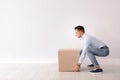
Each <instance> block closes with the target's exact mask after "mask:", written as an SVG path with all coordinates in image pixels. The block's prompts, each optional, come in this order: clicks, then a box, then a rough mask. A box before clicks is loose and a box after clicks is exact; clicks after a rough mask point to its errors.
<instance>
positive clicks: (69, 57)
mask: <svg viewBox="0 0 120 80" xmlns="http://www.w3.org/2000/svg"><path fill="white" fill-rule="evenodd" d="M79 56H80V50H79V49H60V50H58V63H59V72H72V71H73V66H74V65H75V64H76V63H77V62H78V60H79Z"/></svg>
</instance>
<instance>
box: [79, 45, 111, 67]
mask: <svg viewBox="0 0 120 80" xmlns="http://www.w3.org/2000/svg"><path fill="white" fill-rule="evenodd" d="M81 53H82V50H81V51H80V54H81ZM86 54H87V55H88V57H89V59H90V61H91V62H92V64H93V65H94V66H99V63H98V61H97V59H96V56H100V57H105V56H108V55H109V48H108V47H106V48H92V47H89V48H87V50H86Z"/></svg>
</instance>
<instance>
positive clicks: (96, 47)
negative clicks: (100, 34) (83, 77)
mask: <svg viewBox="0 0 120 80" xmlns="http://www.w3.org/2000/svg"><path fill="white" fill-rule="evenodd" d="M74 29H75V34H76V37H77V38H82V40H83V48H82V50H81V52H80V58H79V60H78V63H77V64H76V65H74V67H73V69H74V71H79V69H80V66H81V64H82V63H83V61H84V59H85V56H86V54H87V55H88V57H89V59H90V61H91V62H92V64H91V65H88V67H95V70H91V71H90V72H93V73H97V72H103V70H102V68H101V67H100V65H99V63H98V61H97V60H96V56H101V57H104V56H108V55H109V48H108V47H107V46H106V44H104V43H103V42H102V41H100V40H98V39H97V38H95V37H93V36H90V35H88V34H86V33H85V30H84V27H83V26H80V25H79V26H77V27H75V28H74Z"/></svg>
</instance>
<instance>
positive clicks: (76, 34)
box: [75, 29, 82, 38]
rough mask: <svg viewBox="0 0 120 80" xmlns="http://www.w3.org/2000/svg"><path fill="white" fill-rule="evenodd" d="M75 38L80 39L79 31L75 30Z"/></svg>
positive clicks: (80, 32) (80, 33)
mask: <svg viewBox="0 0 120 80" xmlns="http://www.w3.org/2000/svg"><path fill="white" fill-rule="evenodd" d="M75 36H76V37H77V38H81V37H82V31H79V30H77V29H75Z"/></svg>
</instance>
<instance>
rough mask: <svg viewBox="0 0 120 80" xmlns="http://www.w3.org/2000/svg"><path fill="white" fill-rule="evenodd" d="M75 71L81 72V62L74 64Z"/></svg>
mask: <svg viewBox="0 0 120 80" xmlns="http://www.w3.org/2000/svg"><path fill="white" fill-rule="evenodd" d="M73 71H75V72H79V71H80V64H75V65H74V66H73Z"/></svg>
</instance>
